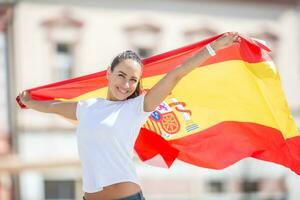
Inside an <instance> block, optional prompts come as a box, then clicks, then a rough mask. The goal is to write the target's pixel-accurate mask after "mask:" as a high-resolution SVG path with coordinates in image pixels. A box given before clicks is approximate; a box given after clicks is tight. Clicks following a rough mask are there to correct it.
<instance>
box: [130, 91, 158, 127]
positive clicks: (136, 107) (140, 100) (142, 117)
mask: <svg viewBox="0 0 300 200" xmlns="http://www.w3.org/2000/svg"><path fill="white" fill-rule="evenodd" d="M144 98H145V94H142V95H139V96H137V97H135V98H133V99H131V102H130V107H131V109H132V110H133V111H134V113H135V114H136V115H137V117H138V119H139V121H140V122H141V123H142V124H143V123H144V122H145V121H146V120H147V119H148V117H149V116H150V115H151V113H152V112H153V111H150V112H146V111H145V110H144Z"/></svg>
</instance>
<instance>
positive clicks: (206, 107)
mask: <svg viewBox="0 0 300 200" xmlns="http://www.w3.org/2000/svg"><path fill="white" fill-rule="evenodd" d="M220 36H222V34H220V35H217V36H214V37H210V38H208V39H205V40H203V41H200V42H197V43H194V44H191V45H187V46H184V47H181V48H178V49H174V50H171V51H168V52H166V53H162V54H159V55H155V56H152V57H149V58H145V59H144V60H143V63H144V69H143V88H144V89H145V90H148V89H150V88H151V87H152V86H153V85H154V84H155V83H157V81H159V80H160V79H161V78H162V77H163V76H164V75H165V74H166V73H168V72H169V71H170V70H172V69H174V68H175V67H176V66H178V65H180V64H181V63H182V62H184V61H185V60H186V59H187V58H189V57H190V56H192V55H194V54H195V53H196V52H198V51H199V50H200V49H201V48H203V47H204V46H205V45H206V44H208V43H210V42H212V41H214V40H216V39H217V38H219V37H220ZM240 37H241V42H240V43H237V44H234V45H232V46H230V47H228V48H226V49H222V50H220V51H218V52H217V55H216V56H213V57H210V58H209V59H207V60H206V61H205V62H204V63H202V64H199V66H198V67H197V68H196V69H194V70H193V71H192V72H191V73H189V74H188V75H187V76H186V77H184V78H183V79H182V80H181V81H180V82H179V83H178V85H177V86H176V87H175V88H174V90H173V91H172V93H171V94H169V96H168V97H167V98H166V99H165V100H164V101H163V102H162V103H161V104H160V105H159V106H158V107H157V108H156V110H155V111H154V112H153V113H152V114H151V116H150V117H149V118H148V120H147V121H146V123H145V124H144V126H143V127H142V128H141V130H140V133H139V136H138V138H137V141H136V143H135V150H136V152H137V154H138V156H139V158H140V159H141V160H142V161H144V162H146V163H149V164H151V165H158V166H164V167H170V166H171V165H172V163H173V162H174V160H176V159H178V160H181V161H184V162H187V163H190V164H193V165H196V166H200V167H206V168H212V169H223V168H225V167H228V166H230V165H232V164H234V163H235V162H238V161H239V160H241V159H243V158H246V157H253V158H256V159H260V160H264V161H269V162H274V163H277V164H280V165H283V166H286V167H288V168H290V169H291V170H292V171H294V172H295V173H297V174H300V135H299V132H298V129H297V126H296V124H295V122H294V120H293V118H292V116H291V114H290V111H289V108H288V105H287V102H286V100H285V97H284V93H283V91H282V88H281V83H280V77H279V74H278V72H277V70H276V68H275V66H274V64H273V62H272V59H271V57H270V56H269V54H268V53H269V52H270V49H269V48H268V47H267V46H265V45H264V44H262V43H260V42H258V41H256V40H254V39H252V38H249V37H247V36H245V35H240ZM105 74H106V71H101V72H97V73H94V74H89V75H85V76H81V77H77V78H72V79H68V80H64V81H60V82H56V83H53V84H48V85H44V86H41V87H36V88H32V89H29V90H28V91H29V93H30V95H31V96H32V98H33V99H36V100H62V101H78V100H82V99H88V98H95V97H105V96H106V92H107V80H106V76H105ZM17 101H18V103H19V105H20V106H21V107H24V105H22V103H21V102H20V101H19V97H17Z"/></svg>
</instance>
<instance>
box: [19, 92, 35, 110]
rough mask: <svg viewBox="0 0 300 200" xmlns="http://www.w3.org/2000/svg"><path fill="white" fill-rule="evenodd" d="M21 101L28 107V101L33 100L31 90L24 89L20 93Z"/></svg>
mask: <svg viewBox="0 0 300 200" xmlns="http://www.w3.org/2000/svg"><path fill="white" fill-rule="evenodd" d="M19 97H20V101H21V103H22V104H24V105H25V106H26V107H28V103H29V102H30V101H31V100H32V98H31V96H30V94H29V92H28V91H27V90H24V91H23V92H21V93H20V94H19Z"/></svg>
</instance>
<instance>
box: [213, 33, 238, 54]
mask: <svg viewBox="0 0 300 200" xmlns="http://www.w3.org/2000/svg"><path fill="white" fill-rule="evenodd" d="M240 40H241V38H240V36H239V34H238V33H237V32H228V33H225V34H224V35H222V36H221V37H219V38H218V39H217V40H215V41H213V42H212V43H211V47H212V48H213V49H214V50H215V51H218V50H220V49H224V48H226V47H229V46H231V45H232V44H234V43H238V42H240Z"/></svg>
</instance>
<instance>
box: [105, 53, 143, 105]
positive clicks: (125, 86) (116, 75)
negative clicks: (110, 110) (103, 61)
mask: <svg viewBox="0 0 300 200" xmlns="http://www.w3.org/2000/svg"><path fill="white" fill-rule="evenodd" d="M141 75H142V67H141V66H140V64H139V63H138V62H137V61H134V60H132V59H126V60H123V61H121V62H120V63H119V64H118V65H116V66H115V68H114V69H113V71H111V68H110V67H109V68H108V69H107V79H108V93H107V99H108V100H112V101H120V100H125V99H127V97H129V96H130V95H131V94H132V93H133V92H134V91H135V89H136V87H137V84H138V82H139V80H140V77H141Z"/></svg>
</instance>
